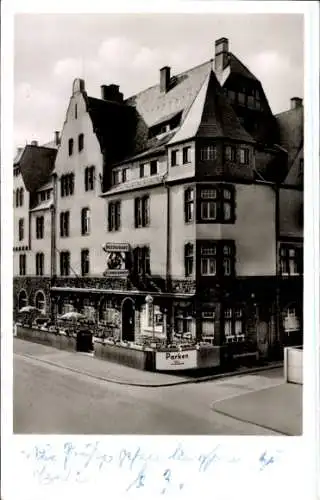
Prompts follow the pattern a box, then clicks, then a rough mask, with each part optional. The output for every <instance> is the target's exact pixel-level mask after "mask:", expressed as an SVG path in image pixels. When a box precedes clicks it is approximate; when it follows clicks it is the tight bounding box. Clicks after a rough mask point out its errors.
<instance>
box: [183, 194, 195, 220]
mask: <svg viewBox="0 0 320 500" xmlns="http://www.w3.org/2000/svg"><path fill="white" fill-rule="evenodd" d="M193 214H194V189H193V188H188V189H186V190H185V192H184V220H185V222H192V221H193Z"/></svg>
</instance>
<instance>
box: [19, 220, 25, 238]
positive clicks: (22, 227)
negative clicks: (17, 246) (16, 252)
mask: <svg viewBox="0 0 320 500" xmlns="http://www.w3.org/2000/svg"><path fill="white" fill-rule="evenodd" d="M23 238H24V219H19V241H22V240H23Z"/></svg>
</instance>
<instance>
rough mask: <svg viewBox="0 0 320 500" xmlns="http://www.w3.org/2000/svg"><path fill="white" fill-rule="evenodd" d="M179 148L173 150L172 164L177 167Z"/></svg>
mask: <svg viewBox="0 0 320 500" xmlns="http://www.w3.org/2000/svg"><path fill="white" fill-rule="evenodd" d="M178 152H179V150H178V149H174V150H173V151H171V166H172V167H176V166H177V165H178Z"/></svg>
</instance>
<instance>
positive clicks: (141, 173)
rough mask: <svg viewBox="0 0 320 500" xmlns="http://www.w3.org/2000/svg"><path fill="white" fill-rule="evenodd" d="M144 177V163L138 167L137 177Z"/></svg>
mask: <svg viewBox="0 0 320 500" xmlns="http://www.w3.org/2000/svg"><path fill="white" fill-rule="evenodd" d="M144 176H145V163H141V165H140V167H139V177H140V179H141V178H142V177H144Z"/></svg>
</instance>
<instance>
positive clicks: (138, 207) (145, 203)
mask: <svg viewBox="0 0 320 500" xmlns="http://www.w3.org/2000/svg"><path fill="white" fill-rule="evenodd" d="M134 222H135V224H134V225H135V227H136V228H138V227H147V226H149V224H150V203H149V196H143V197H142V198H135V200H134Z"/></svg>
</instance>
